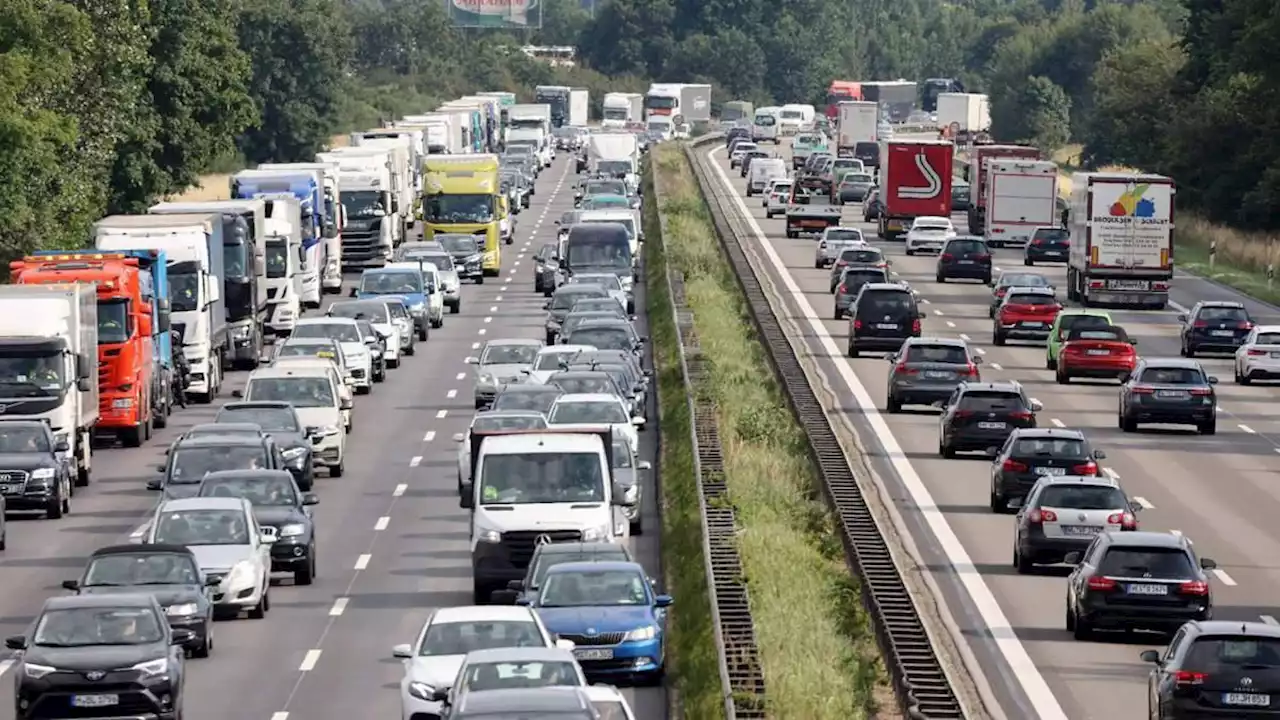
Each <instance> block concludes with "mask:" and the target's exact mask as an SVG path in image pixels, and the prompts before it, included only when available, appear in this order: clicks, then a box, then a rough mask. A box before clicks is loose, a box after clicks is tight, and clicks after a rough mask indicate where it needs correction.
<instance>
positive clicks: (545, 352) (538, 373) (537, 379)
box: [527, 345, 595, 384]
mask: <svg viewBox="0 0 1280 720" xmlns="http://www.w3.org/2000/svg"><path fill="white" fill-rule="evenodd" d="M592 350H595V348H594V347H592V346H591V345H548V346H547V347H544V348H542V349H541V350H539V351H538V354H537V355H536V356H535V357H534V358H533V367H532V368H531V369H530V370H529V371H528V373H527V374H528V376H529V382H534V383H539V384H541V383H545V382H546V381H547V378H549V377H551V375H552V374H553V373H558V372H560V370H562V369H563V368H561V364H562V363H566V362H568V361H569V360H571V359H573V357H574V356H575V355H577V354H578V353H581V352H590V351H592Z"/></svg>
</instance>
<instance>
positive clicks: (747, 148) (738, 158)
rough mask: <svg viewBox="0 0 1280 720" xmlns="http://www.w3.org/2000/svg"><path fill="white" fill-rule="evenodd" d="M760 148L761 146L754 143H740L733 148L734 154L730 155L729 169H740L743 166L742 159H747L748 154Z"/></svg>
mask: <svg viewBox="0 0 1280 720" xmlns="http://www.w3.org/2000/svg"><path fill="white" fill-rule="evenodd" d="M759 148H760V146H759V145H756V144H755V143H753V142H740V143H738V144H737V145H735V146H733V152H731V153H729V167H731V168H736V167H738V166H739V165H741V164H742V158H744V157H746V156H747V153H749V152H751V151H752V150H758V149H759Z"/></svg>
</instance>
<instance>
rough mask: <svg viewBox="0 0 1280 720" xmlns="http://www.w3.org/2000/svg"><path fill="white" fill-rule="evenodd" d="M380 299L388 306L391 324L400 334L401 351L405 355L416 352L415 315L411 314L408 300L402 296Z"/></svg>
mask: <svg viewBox="0 0 1280 720" xmlns="http://www.w3.org/2000/svg"><path fill="white" fill-rule="evenodd" d="M379 299H380V300H382V302H383V303H384V304H385V305H386V306H387V312H389V313H391V326H392V327H394V328H395V329H396V332H397V334H399V335H400V352H401V353H402V354H404V355H412V354H414V352H416V350H415V348H414V340H415V339H416V338H417V335H416V333H415V332H414V324H413V316H412V315H410V314H409V306H408V304H407V303H408V301H407V300H405V299H404V298H402V297H384V298H379Z"/></svg>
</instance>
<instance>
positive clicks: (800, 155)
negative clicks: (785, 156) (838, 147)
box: [791, 133, 827, 167]
mask: <svg viewBox="0 0 1280 720" xmlns="http://www.w3.org/2000/svg"><path fill="white" fill-rule="evenodd" d="M826 151H827V138H826V137H824V136H823V135H822V134H821V133H802V134H800V135H797V136H796V139H795V140H792V141H791V164H792V166H793V167H800V166H801V165H804V161H805V160H807V159H808V158H809V156H810V155H812V154H813V153H816V152H826Z"/></svg>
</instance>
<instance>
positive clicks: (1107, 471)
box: [1102, 468, 1137, 500]
mask: <svg viewBox="0 0 1280 720" xmlns="http://www.w3.org/2000/svg"><path fill="white" fill-rule="evenodd" d="M1102 472H1103V474H1105V475H1106V476H1107V477H1109V478H1111V479H1112V480H1115V481H1117V482H1119V480H1120V473H1118V472H1116V471H1115V470H1112V469H1111V468H1102ZM1134 499H1135V500H1137V498H1134Z"/></svg>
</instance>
